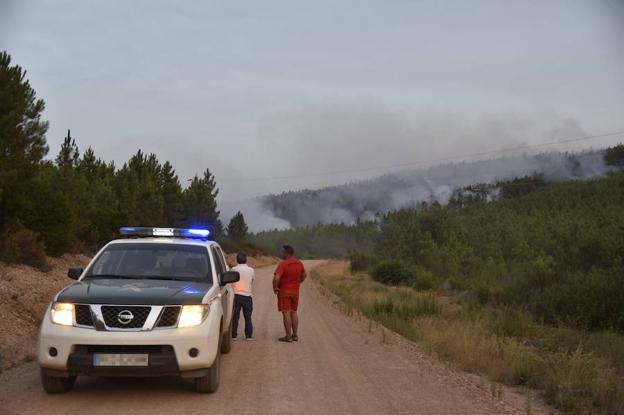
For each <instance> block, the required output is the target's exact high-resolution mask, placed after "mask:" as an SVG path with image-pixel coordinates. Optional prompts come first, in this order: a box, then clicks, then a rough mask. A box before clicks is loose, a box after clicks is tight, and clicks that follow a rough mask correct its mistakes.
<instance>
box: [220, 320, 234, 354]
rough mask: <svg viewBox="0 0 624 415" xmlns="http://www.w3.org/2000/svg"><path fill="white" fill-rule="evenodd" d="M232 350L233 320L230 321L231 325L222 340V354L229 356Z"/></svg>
mask: <svg viewBox="0 0 624 415" xmlns="http://www.w3.org/2000/svg"><path fill="white" fill-rule="evenodd" d="M230 350H232V319H230V325H229V326H228V329H227V331H226V332H225V333H224V334H223V339H222V340H221V353H223V354H228V353H230Z"/></svg>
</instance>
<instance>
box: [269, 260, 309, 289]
mask: <svg viewBox="0 0 624 415" xmlns="http://www.w3.org/2000/svg"><path fill="white" fill-rule="evenodd" d="M304 271H305V269H304V268H303V263H302V262H301V261H299V260H298V259H297V258H294V257H290V258H288V259H285V260H283V261H282V262H280V263H279V264H278V265H277V269H276V270H275V275H277V276H279V277H280V280H279V289H280V292H282V293H295V294H296V293H298V292H299V286H300V285H301V276H302V275H303V272H304Z"/></svg>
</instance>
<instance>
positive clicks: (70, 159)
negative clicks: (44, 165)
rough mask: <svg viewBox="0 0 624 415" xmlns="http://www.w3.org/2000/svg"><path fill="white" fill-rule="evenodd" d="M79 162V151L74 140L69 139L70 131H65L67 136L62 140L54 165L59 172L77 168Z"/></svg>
mask: <svg viewBox="0 0 624 415" xmlns="http://www.w3.org/2000/svg"><path fill="white" fill-rule="evenodd" d="M79 162H80V151H78V146H77V145H76V140H74V139H73V138H72V137H71V131H70V130H67V136H66V137H65V138H64V139H63V144H62V145H61V151H59V153H58V155H57V156H56V165H57V166H59V168H60V169H61V170H63V169H67V168H75V167H78V163H79Z"/></svg>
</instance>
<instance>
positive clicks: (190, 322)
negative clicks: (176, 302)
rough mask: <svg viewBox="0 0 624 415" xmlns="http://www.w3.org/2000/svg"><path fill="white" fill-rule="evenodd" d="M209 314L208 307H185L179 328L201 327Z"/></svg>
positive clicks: (181, 313)
mask: <svg viewBox="0 0 624 415" xmlns="http://www.w3.org/2000/svg"><path fill="white" fill-rule="evenodd" d="M206 314H208V308H207V306H206V305H184V306H182V312H180V320H179V321H178V327H192V326H199V325H200V324H201V323H202V321H204V317H206Z"/></svg>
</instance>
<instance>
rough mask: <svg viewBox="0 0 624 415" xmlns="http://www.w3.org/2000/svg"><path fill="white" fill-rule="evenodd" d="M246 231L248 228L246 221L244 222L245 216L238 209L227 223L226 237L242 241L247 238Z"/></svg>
mask: <svg viewBox="0 0 624 415" xmlns="http://www.w3.org/2000/svg"><path fill="white" fill-rule="evenodd" d="M248 232H249V229H248V228H247V223H245V217H244V216H243V213H242V212H240V211H238V212H237V213H236V215H234V216H232V219H230V223H229V224H228V227H227V234H228V238H230V239H231V240H233V241H236V242H242V241H244V240H245V239H247V234H248Z"/></svg>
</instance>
